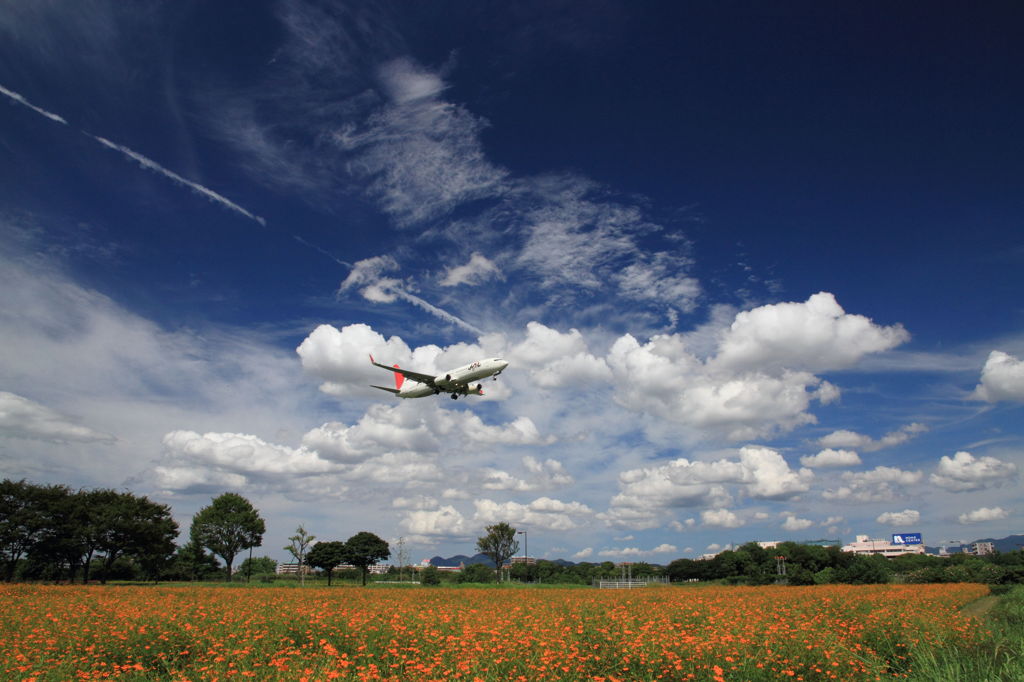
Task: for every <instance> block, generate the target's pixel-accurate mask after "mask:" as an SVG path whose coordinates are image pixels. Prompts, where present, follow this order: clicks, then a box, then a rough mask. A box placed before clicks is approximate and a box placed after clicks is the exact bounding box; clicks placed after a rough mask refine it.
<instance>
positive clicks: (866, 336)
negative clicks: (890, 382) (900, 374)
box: [715, 292, 910, 372]
mask: <svg viewBox="0 0 1024 682" xmlns="http://www.w3.org/2000/svg"><path fill="white" fill-rule="evenodd" d="M909 338H910V335H909V334H908V333H907V331H906V330H905V329H904V328H903V327H902V326H900V325H894V326H890V327H882V326H879V325H876V324H875V323H874V322H872V321H871V320H870V319H868V318H867V317H864V316H862V315H851V314H849V313H847V312H846V311H844V310H843V308H842V307H841V306H840V305H839V303H837V302H836V299H835V296H833V295H832V294H830V293H827V292H821V293H818V294H814V295H813V296H811V297H810V298H809V299H807V301H805V302H803V303H778V304H775V305H765V306H761V307H760V308H755V309H753V310H749V311H745V312H741V313H739V314H738V315H737V316H736V320H735V321H734V322H733V324H732V326H731V327H730V328H729V330H728V332H727V333H726V335H725V338H724V340H723V342H722V345H721V348H720V349H719V353H718V356H717V357H716V358H715V362H716V363H717V364H719V365H722V366H726V367H730V368H733V369H749V368H765V367H769V366H773V365H774V366H779V367H787V368H799V369H806V370H809V371H812V372H814V371H824V370H836V369H843V368H846V367H851V366H853V365H855V364H856V363H857V362H858V361H859V360H860V359H861V358H863V357H864V356H865V355H867V354H869V353H878V352H881V351H886V350H890V349H892V348H895V347H896V346H898V345H900V344H901V343H904V342H906V341H907V340H908V339H909Z"/></svg>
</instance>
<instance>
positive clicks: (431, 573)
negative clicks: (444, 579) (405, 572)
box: [420, 565, 441, 585]
mask: <svg viewBox="0 0 1024 682" xmlns="http://www.w3.org/2000/svg"><path fill="white" fill-rule="evenodd" d="M420 583H422V584H424V585H440V584H441V571H439V570H437V566H434V565H430V566H427V567H426V568H424V569H423V572H422V573H420Z"/></svg>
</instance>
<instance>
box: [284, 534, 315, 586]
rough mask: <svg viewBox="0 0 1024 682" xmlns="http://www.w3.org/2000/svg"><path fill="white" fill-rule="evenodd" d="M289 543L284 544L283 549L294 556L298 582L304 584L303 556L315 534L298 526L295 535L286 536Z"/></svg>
mask: <svg viewBox="0 0 1024 682" xmlns="http://www.w3.org/2000/svg"><path fill="white" fill-rule="evenodd" d="M288 540H289V541H290V543H291V544H289V545H287V546H285V549H286V550H288V551H289V552H291V554H292V556H293V557H295V561H297V562H298V563H299V583H300V584H302V585H305V584H306V571H305V570H304V568H305V565H306V564H305V558H306V550H308V549H309V546H310V545H311V544H312V543H313V540H316V536H315V535H310V534H309V533H307V532H306V529H305V528H303V527H302V526H299V527H298V528H296V529H295V535H293V536H291V537H290V538H288Z"/></svg>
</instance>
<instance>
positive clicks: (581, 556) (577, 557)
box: [572, 547, 594, 561]
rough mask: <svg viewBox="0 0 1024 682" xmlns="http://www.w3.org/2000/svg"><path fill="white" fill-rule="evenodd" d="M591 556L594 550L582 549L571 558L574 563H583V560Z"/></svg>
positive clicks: (590, 548) (591, 548) (589, 548)
mask: <svg viewBox="0 0 1024 682" xmlns="http://www.w3.org/2000/svg"><path fill="white" fill-rule="evenodd" d="M593 555H594V548H593V547H584V548H583V549H581V550H580V551H578V552H576V553H575V554H573V555H572V558H573V560H574V561H583V560H584V559H589V558H590V557H592V556H593Z"/></svg>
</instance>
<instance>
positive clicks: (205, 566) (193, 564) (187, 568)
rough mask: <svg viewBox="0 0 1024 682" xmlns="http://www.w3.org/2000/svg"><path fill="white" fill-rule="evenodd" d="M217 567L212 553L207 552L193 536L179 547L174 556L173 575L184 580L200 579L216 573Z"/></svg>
mask: <svg viewBox="0 0 1024 682" xmlns="http://www.w3.org/2000/svg"><path fill="white" fill-rule="evenodd" d="M218 569H219V566H218V565H217V559H216V558H215V557H214V556H213V555H212V554H207V553H206V550H205V549H203V546H202V545H200V544H199V542H197V541H196V540H195V538H192V539H190V540H189V541H188V542H187V543H186V544H185V545H184V546H182V547H179V548H178V551H177V553H176V554H175V557H174V568H173V575H175V576H180V577H183V578H185V579H186V580H192V581H196V580H202V579H203V578H205V577H206V576H208V575H212V574H214V573H216V572H217V570H218Z"/></svg>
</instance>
